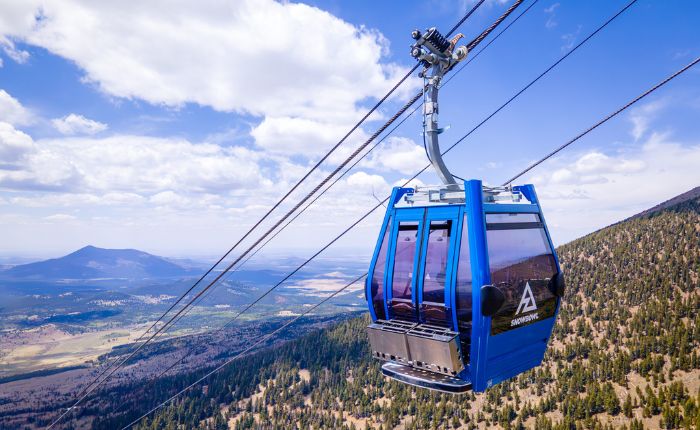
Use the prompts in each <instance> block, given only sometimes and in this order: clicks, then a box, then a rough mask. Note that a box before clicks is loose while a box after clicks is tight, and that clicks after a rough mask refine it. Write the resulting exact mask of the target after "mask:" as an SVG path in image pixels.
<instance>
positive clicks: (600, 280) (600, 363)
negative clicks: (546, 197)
mask: <svg viewBox="0 0 700 430" xmlns="http://www.w3.org/2000/svg"><path fill="white" fill-rule="evenodd" d="M559 255H560V258H561V260H562V262H563V265H564V268H565V271H566V276H567V283H568V291H567V293H566V296H565V299H564V301H563V306H562V309H561V312H560V314H559V318H558V323H557V326H556V328H555V333H554V337H553V339H552V341H551V343H550V348H549V350H548V352H547V356H546V359H545V362H544V363H543V365H542V366H540V367H538V368H536V369H534V370H532V371H529V372H527V373H525V374H523V375H520V376H519V377H518V378H517V379H515V380H511V381H508V382H505V383H501V384H499V385H497V386H495V387H493V388H491V389H490V390H488V391H487V392H486V393H483V394H479V395H474V394H467V395H462V396H450V395H442V394H436V393H433V392H429V391H426V390H422V389H415V388H411V387H408V386H404V385H401V384H398V383H396V382H392V381H388V380H386V379H384V378H383V377H382V375H381V372H380V370H379V363H378V362H376V361H373V360H372V359H371V358H370V357H369V353H368V350H367V342H366V335H365V331H364V329H365V326H366V324H367V322H368V321H367V319H366V318H360V319H354V320H351V321H349V322H344V323H341V324H340V325H338V326H337V327H335V328H333V329H328V330H322V331H318V332H314V333H311V334H309V335H307V336H305V337H303V338H301V339H298V340H296V341H292V342H290V343H287V344H285V345H283V346H281V347H278V348H276V349H274V350H267V351H263V352H259V353H257V354H255V355H251V356H249V357H247V358H245V359H243V360H241V361H240V362H237V363H236V364H235V365H232V366H230V367H228V368H226V369H225V370H224V371H222V372H220V373H219V374H217V376H215V377H213V378H212V379H211V380H209V381H207V385H206V387H204V388H202V387H200V388H198V389H197V390H196V391H192V392H189V394H188V395H187V396H184V397H183V398H182V399H181V400H179V401H178V402H176V403H175V404H173V405H171V406H169V407H167V408H165V409H163V410H161V411H159V412H158V413H157V414H156V415H155V416H154V417H153V418H152V419H150V420H146V421H143V422H142V423H141V425H140V427H139V428H141V429H163V428H165V429H176V428H187V429H189V428H210V429H212V428H213V429H225V428H231V429H248V428H250V429H253V428H256V429H257V428H264V429H268V428H269V429H272V428H289V429H297V428H350V429H352V428H358V429H362V428H366V427H368V426H369V427H371V428H382V429H389V428H402V429H418V428H420V429H423V428H436V429H437V428H445V429H449V428H476V427H478V428H487V427H488V428H504V429H511V428H537V429H575V428H590V429H599V428H600V429H607V428H627V429H641V428H659V427H660V428H688V429H692V428H695V429H700V390H699V388H700V356H699V352H698V351H699V347H700V280H699V275H700V198H695V199H693V200H690V201H686V202H682V203H680V204H676V205H674V206H671V207H667V208H665V209H663V210H661V211H659V212H654V213H650V214H645V215H644V216H641V217H637V218H633V219H630V220H628V221H625V222H623V223H620V224H617V225H614V226H611V227H608V228H606V229H603V230H600V231H598V232H596V233H593V234H590V235H588V236H586V237H583V238H581V239H579V240H576V241H574V242H572V243H569V244H567V245H564V246H562V247H560V248H559ZM194 379H195V376H194V375H192V376H191V377H177V378H171V379H166V380H163V381H161V382H159V383H158V384H157V385H156V386H155V387H153V389H151V390H149V396H153V397H151V398H148V399H146V400H144V401H143V402H142V403H141V405H142V407H143V408H144V410H145V409H146V408H147V407H151V406H153V405H154V404H155V403H156V400H158V399H164V398H166V397H167V395H168V393H172V392H174V391H173V390H179V389H180V388H181V387H184V386H185V385H187V384H189V383H190V382H191V381H193V380H194ZM134 388H135V389H136V388H137V387H134ZM149 405H150V406H149ZM140 413H141V412H139V411H132V416H131V417H124V416H122V417H116V416H102V418H101V419H98V420H97V421H95V422H94V426H95V427H96V428H115V427H116V428H118V425H119V424H126V423H128V422H129V421H130V419H129V418H131V419H133V418H134V417H136V416H139V415H140Z"/></svg>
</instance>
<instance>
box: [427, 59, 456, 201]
mask: <svg viewBox="0 0 700 430" xmlns="http://www.w3.org/2000/svg"><path fill="white" fill-rule="evenodd" d="M431 69H432V70H433V75H432V76H431V77H429V78H428V86H427V89H426V92H425V94H426V97H425V103H424V105H423V114H424V116H425V118H424V122H425V130H424V132H425V139H426V150H427V152H428V158H429V159H430V163H431V164H432V165H433V168H434V169H435V171H436V172H437V175H438V176H439V177H440V180H441V181H442V182H443V183H444V184H445V185H447V186H448V187H456V186H457V181H455V178H454V177H453V176H452V174H451V173H450V169H448V168H447V166H446V165H445V162H444V161H443V159H442V154H441V153H440V142H439V140H438V134H440V129H439V128H438V85H439V84H440V78H441V77H442V66H441V65H440V64H439V63H438V64H436V65H434V66H433V67H432V68H431Z"/></svg>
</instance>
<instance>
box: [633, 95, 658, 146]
mask: <svg viewBox="0 0 700 430" xmlns="http://www.w3.org/2000/svg"><path fill="white" fill-rule="evenodd" d="M667 105H668V103H667V102H666V100H664V99H660V100H655V101H653V102H651V103H647V104H645V105H643V106H639V107H636V108H634V109H632V111H631V113H630V115H629V119H630V121H631V122H632V132H631V133H632V137H634V140H639V139H641V138H642V137H643V136H644V134H645V133H646V132H647V131H648V130H649V125H650V124H651V121H652V120H653V119H654V118H655V117H656V115H657V114H658V113H659V111H661V110H662V109H663V108H665V107H666V106H667Z"/></svg>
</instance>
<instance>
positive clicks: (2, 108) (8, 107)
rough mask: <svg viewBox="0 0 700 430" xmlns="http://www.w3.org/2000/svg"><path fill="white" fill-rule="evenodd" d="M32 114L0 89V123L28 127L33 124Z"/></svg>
mask: <svg viewBox="0 0 700 430" xmlns="http://www.w3.org/2000/svg"><path fill="white" fill-rule="evenodd" d="M32 119H33V116H32V113H31V112H30V111H29V110H28V109H27V108H25V107H24V106H22V104H21V103H20V102H19V101H18V100H17V99H16V98H14V97H12V96H11V95H10V94H8V93H7V91H5V90H1V89H0V121H4V122H7V123H10V124H12V125H26V124H29V123H31V122H32Z"/></svg>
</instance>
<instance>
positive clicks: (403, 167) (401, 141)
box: [364, 137, 428, 174]
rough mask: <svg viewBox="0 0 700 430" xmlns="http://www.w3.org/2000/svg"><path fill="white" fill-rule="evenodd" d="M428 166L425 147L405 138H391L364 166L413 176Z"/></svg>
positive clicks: (371, 154) (370, 156)
mask: <svg viewBox="0 0 700 430" xmlns="http://www.w3.org/2000/svg"><path fill="white" fill-rule="evenodd" d="M426 164H428V159H427V157H426V155H425V149H424V148H423V146H420V145H417V144H416V143H415V142H414V141H413V140H411V139H408V138H405V137H390V138H389V139H387V142H385V143H384V144H383V145H382V146H380V147H379V148H377V149H376V150H374V151H373V152H372V153H370V155H369V156H368V157H367V161H365V162H364V165H365V166H367V167H372V168H375V169H380V170H391V171H396V172H399V173H403V174H413V173H416V172H417V171H419V170H420V169H422V168H423V167H425V166H426Z"/></svg>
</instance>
